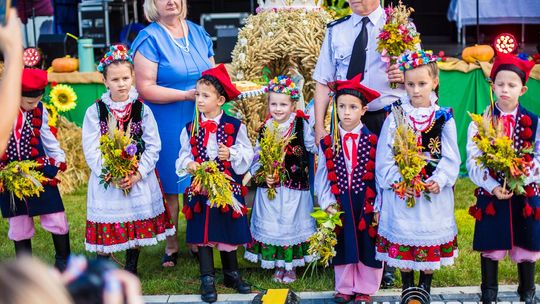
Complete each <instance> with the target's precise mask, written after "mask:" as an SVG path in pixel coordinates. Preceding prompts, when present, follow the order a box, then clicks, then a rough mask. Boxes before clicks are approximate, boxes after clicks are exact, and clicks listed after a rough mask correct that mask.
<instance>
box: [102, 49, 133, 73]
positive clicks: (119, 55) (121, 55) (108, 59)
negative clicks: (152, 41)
mask: <svg viewBox="0 0 540 304" xmlns="http://www.w3.org/2000/svg"><path fill="white" fill-rule="evenodd" d="M122 60H124V61H127V62H129V63H131V64H133V56H132V54H131V50H128V48H127V47H125V46H124V45H122V44H114V45H111V46H110V48H109V51H108V52H107V53H106V54H105V55H104V56H103V58H101V60H100V61H99V65H98V67H97V69H98V71H100V72H101V73H103V69H104V68H105V67H106V66H108V65H109V64H111V63H113V62H115V61H122Z"/></svg>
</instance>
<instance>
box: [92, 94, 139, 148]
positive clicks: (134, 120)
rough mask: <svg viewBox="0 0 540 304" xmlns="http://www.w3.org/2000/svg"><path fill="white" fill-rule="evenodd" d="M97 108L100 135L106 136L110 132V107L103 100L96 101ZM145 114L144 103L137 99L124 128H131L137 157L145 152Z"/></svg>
mask: <svg viewBox="0 0 540 304" xmlns="http://www.w3.org/2000/svg"><path fill="white" fill-rule="evenodd" d="M96 106H97V108H98V113H99V126H100V134H101V135H104V134H107V132H109V125H108V119H109V107H108V106H107V105H106V104H105V103H104V102H103V101H101V99H99V100H97V101H96ZM143 114H144V104H143V101H142V100H141V99H137V100H135V101H133V104H132V106H131V114H130V117H129V118H128V119H127V120H126V121H125V122H124V125H123V126H122V127H123V128H124V130H125V129H126V128H127V127H128V126H130V132H131V137H132V139H133V140H134V141H135V142H136V143H137V153H136V154H137V156H141V154H142V153H143V152H144V141H143V140H142V134H143V130H142V118H143ZM118 124H120V122H118ZM130 124H131V125H130ZM117 127H118V125H117Z"/></svg>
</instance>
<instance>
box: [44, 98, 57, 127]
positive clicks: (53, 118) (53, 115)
mask: <svg viewBox="0 0 540 304" xmlns="http://www.w3.org/2000/svg"><path fill="white" fill-rule="evenodd" d="M44 105H45V108H46V109H47V110H48V112H49V127H56V124H57V123H58V110H57V109H56V107H55V106H54V105H53V104H52V103H46V104H44Z"/></svg>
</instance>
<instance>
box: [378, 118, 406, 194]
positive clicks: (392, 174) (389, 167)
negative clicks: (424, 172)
mask: <svg viewBox="0 0 540 304" xmlns="http://www.w3.org/2000/svg"><path fill="white" fill-rule="evenodd" d="M393 119H394V115H393V114H390V115H388V117H387V118H386V120H385V121H384V124H383V126H382V129H381V135H380V136H379V141H378V143H377V152H376V157H375V176H376V181H377V184H378V186H379V188H381V189H382V190H384V189H389V188H390V187H391V185H392V184H393V183H395V182H397V181H399V180H400V179H401V174H400V173H399V169H398V166H397V165H396V162H395V161H394V152H393V151H392V146H393V144H394V131H395V129H394V128H390V124H391V122H392V121H393Z"/></svg>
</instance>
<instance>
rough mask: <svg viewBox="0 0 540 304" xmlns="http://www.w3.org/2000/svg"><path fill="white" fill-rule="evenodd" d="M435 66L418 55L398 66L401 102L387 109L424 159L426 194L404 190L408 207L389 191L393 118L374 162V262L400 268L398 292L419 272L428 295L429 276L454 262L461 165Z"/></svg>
mask: <svg viewBox="0 0 540 304" xmlns="http://www.w3.org/2000/svg"><path fill="white" fill-rule="evenodd" d="M437 60H438V58H437V57H435V56H433V55H432V52H431V51H423V50H419V51H417V52H414V53H409V54H406V55H403V56H402V57H401V58H400V59H399V60H398V63H399V65H400V69H401V70H403V71H404V72H405V89H406V91H407V96H406V97H404V98H402V99H401V100H400V101H397V102H396V103H394V104H393V105H392V107H397V108H396V109H395V110H400V111H402V113H403V116H404V120H405V121H406V123H407V124H408V126H410V127H411V128H412V130H413V131H414V132H415V133H416V135H417V136H418V144H419V145H421V147H422V152H423V153H424V155H426V156H427V158H428V160H427V165H425V166H424V168H423V169H422V173H421V178H422V180H423V181H424V182H425V187H426V189H425V190H424V192H423V193H420V194H419V193H417V192H415V191H414V190H413V189H412V188H408V189H407V190H406V193H405V195H406V197H407V198H410V197H414V199H415V203H414V205H413V206H408V204H407V202H406V201H405V199H404V198H403V196H400V195H398V193H396V192H395V191H394V188H393V186H395V185H396V183H398V182H400V181H401V180H402V179H403V178H402V176H401V173H400V171H399V168H398V166H397V164H396V160H395V153H394V151H393V145H394V140H395V134H396V129H397V127H398V126H397V122H396V117H395V116H394V113H392V114H390V115H389V116H388V117H387V118H386V120H385V122H384V125H383V128H382V133H381V136H380V138H379V145H378V147H377V161H376V164H377V165H376V167H377V168H376V173H377V182H378V184H379V187H380V193H381V195H382V197H381V204H382V205H381V212H380V220H379V230H378V237H377V259H378V260H380V261H383V262H385V263H387V264H388V265H390V266H393V267H398V268H400V270H401V278H402V283H403V286H402V289H403V290H406V289H407V288H409V287H413V286H415V285H414V271H420V279H419V284H418V287H420V288H422V289H424V290H425V291H426V292H428V293H429V292H430V289H431V280H432V277H433V272H434V271H435V270H436V269H439V268H440V267H441V266H445V265H451V264H453V262H454V259H455V257H456V256H457V242H456V241H457V239H456V236H457V227H456V222H455V218H454V190H453V186H454V183H455V182H456V180H457V177H458V174H459V165H460V162H461V161H460V156H459V150H458V145H457V133H456V124H455V121H454V118H453V114H452V110H451V109H449V108H443V107H440V106H438V105H437V95H436V94H435V92H434V90H435V89H436V87H437V85H438V84H439V70H438V68H437V62H436V61H437Z"/></svg>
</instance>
